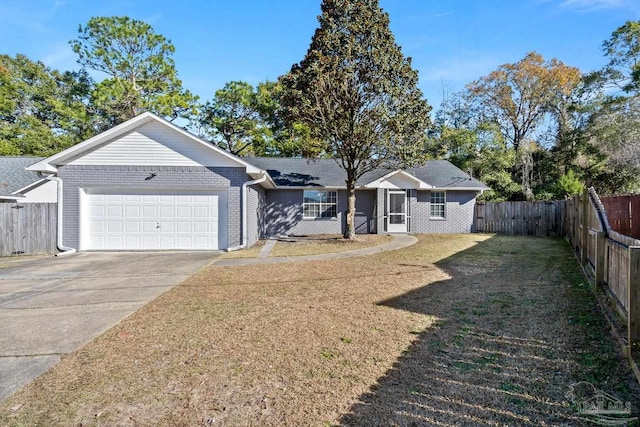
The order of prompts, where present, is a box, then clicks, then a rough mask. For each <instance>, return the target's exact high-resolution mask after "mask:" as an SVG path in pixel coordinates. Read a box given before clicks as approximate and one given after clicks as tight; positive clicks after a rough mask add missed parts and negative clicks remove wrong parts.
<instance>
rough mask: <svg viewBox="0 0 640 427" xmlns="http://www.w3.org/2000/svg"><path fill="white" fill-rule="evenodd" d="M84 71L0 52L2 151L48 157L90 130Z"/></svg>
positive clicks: (88, 85)
mask: <svg viewBox="0 0 640 427" xmlns="http://www.w3.org/2000/svg"><path fill="white" fill-rule="evenodd" d="M90 87H91V80H90V79H89V77H88V76H87V75H86V73H82V72H80V73H71V72H65V73H61V72H59V71H57V70H51V69H50V68H48V67H46V66H45V65H44V64H42V63H41V62H33V61H31V60H30V59H28V58H27V57H26V56H24V55H16V57H15V58H12V57H10V56H7V55H0V155H32V156H48V155H51V154H54V153H56V152H58V151H61V150H63V149H65V148H67V147H70V146H71V145H73V144H75V143H77V142H79V141H81V140H82V139H84V138H86V137H88V136H90V135H91V134H92V132H93V128H92V123H91V119H90V115H89V113H88V110H87V101H88V97H89V92H90Z"/></svg>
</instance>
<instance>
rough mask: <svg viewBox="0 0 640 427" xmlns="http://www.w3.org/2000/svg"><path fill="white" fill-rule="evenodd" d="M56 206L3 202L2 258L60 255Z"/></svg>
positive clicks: (0, 212)
mask: <svg viewBox="0 0 640 427" xmlns="http://www.w3.org/2000/svg"><path fill="white" fill-rule="evenodd" d="M56 233H57V205H56V204H55V203H0V256H12V255H21V254H26V255H38V254H50V253H55V252H57V248H56Z"/></svg>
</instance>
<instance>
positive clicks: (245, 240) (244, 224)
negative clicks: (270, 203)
mask: <svg viewBox="0 0 640 427" xmlns="http://www.w3.org/2000/svg"><path fill="white" fill-rule="evenodd" d="M266 180H267V174H266V173H263V175H262V176H261V177H260V178H258V179H254V180H253V181H247V182H245V183H244V184H242V244H241V245H239V246H234V247H231V248H227V252H231V251H237V250H239V249H244V248H246V247H247V244H248V238H247V229H248V228H249V227H248V224H247V211H248V207H247V204H248V199H247V187H250V186H252V185H255V184H260V183H263V182H265V181H266Z"/></svg>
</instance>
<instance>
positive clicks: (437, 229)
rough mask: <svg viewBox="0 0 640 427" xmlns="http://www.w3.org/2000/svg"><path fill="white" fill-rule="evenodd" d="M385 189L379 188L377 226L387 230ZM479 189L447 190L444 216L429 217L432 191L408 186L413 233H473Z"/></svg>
mask: <svg viewBox="0 0 640 427" xmlns="http://www.w3.org/2000/svg"><path fill="white" fill-rule="evenodd" d="M385 191H386V190H384V189H382V188H378V190H377V197H378V199H377V201H376V205H377V209H378V212H379V214H378V218H377V221H376V222H377V227H378V228H377V229H378V233H386V220H387V219H386V212H387V207H386V200H385ZM476 195H477V193H476V192H473V191H447V192H446V207H445V215H446V218H445V219H431V218H430V200H431V192H430V191H428V190H427V191H425V190H414V189H412V190H409V192H408V204H409V215H410V218H409V224H408V232H410V233H449V234H458V233H471V232H472V231H473V230H472V227H473V212H474V206H475V198H476Z"/></svg>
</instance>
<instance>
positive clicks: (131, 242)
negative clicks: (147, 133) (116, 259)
mask: <svg viewBox="0 0 640 427" xmlns="http://www.w3.org/2000/svg"><path fill="white" fill-rule="evenodd" d="M81 198H82V199H83V200H82V201H81V206H82V208H81V210H82V212H81V233H80V246H81V249H83V250H172V249H179V250H217V249H224V248H225V247H226V233H225V230H226V224H225V222H226V221H225V218H224V215H222V216H221V215H220V213H221V212H226V192H225V191H185V190H180V191H178V190H173V191H172V190H124V189H85V190H84V195H83V196H82V197H81Z"/></svg>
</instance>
